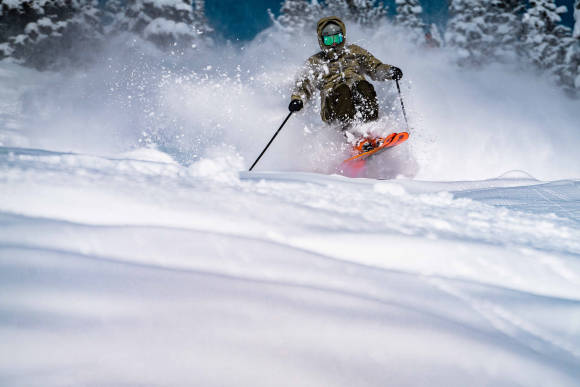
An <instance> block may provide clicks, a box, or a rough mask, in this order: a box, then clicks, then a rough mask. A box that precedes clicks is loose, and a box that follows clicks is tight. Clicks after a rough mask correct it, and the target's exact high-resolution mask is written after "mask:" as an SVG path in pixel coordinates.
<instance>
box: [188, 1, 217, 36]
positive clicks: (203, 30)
mask: <svg viewBox="0 0 580 387" xmlns="http://www.w3.org/2000/svg"><path fill="white" fill-rule="evenodd" d="M193 4H194V11H193V19H194V23H195V28H196V30H197V32H198V33H199V34H200V35H208V34H210V33H212V32H213V28H211V26H210V25H209V21H208V20H207V17H206V15H205V0H194V1H193Z"/></svg>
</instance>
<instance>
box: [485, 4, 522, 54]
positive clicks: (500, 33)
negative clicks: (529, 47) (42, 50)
mask: <svg viewBox="0 0 580 387" xmlns="http://www.w3.org/2000/svg"><path fill="white" fill-rule="evenodd" d="M524 8H525V0H491V1H490V2H489V4H488V8H487V12H486V15H485V18H484V20H485V26H486V30H487V34H488V35H489V36H491V38H492V40H491V42H490V44H489V48H488V50H486V51H487V52H486V54H487V55H488V56H489V60H494V61H503V60H505V59H507V58H514V57H515V56H516V55H517V54H518V53H519V52H520V50H521V47H520V41H521V38H522V30H523V25H522V21H521V19H522V18H521V13H522V11H523V10H524Z"/></svg>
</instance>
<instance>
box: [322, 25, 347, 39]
mask: <svg viewBox="0 0 580 387" xmlns="http://www.w3.org/2000/svg"><path fill="white" fill-rule="evenodd" d="M342 32H343V31H342V28H340V26H339V25H338V24H336V23H332V22H330V23H328V24H327V25H325V26H324V28H323V29H322V36H331V35H336V34H340V33H342Z"/></svg>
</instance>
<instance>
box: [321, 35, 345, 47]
mask: <svg viewBox="0 0 580 387" xmlns="http://www.w3.org/2000/svg"><path fill="white" fill-rule="evenodd" d="M322 40H323V41H324V45H325V46H332V45H333V44H334V43H336V44H340V43H342V41H343V37H342V34H341V33H340V34H336V35H330V36H323V37H322Z"/></svg>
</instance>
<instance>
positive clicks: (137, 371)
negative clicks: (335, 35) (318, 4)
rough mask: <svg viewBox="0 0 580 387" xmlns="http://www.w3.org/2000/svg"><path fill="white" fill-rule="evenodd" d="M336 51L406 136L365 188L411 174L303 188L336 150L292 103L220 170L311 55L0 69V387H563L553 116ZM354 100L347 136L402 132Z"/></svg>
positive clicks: (563, 147)
mask: <svg viewBox="0 0 580 387" xmlns="http://www.w3.org/2000/svg"><path fill="white" fill-rule="evenodd" d="M347 39H349V40H350V41H351V42H355V43H357V44H360V45H361V46H363V47H365V48H367V49H369V50H370V51H371V52H373V53H374V54H375V55H376V56H377V57H379V58H380V59H382V60H384V61H385V62H386V63H391V64H394V65H397V66H400V67H401V68H402V69H403V71H404V72H405V77H404V79H403V82H402V91H403V96H404V97H405V103H406V106H407V109H408V114H409V118H410V124H411V139H410V140H409V141H408V142H407V143H406V144H404V145H401V146H400V147H399V148H397V149H394V150H393V151H392V152H385V153H384V154H383V155H382V156H379V157H377V158H375V159H373V160H372V163H374V166H372V165H371V167H373V168H374V169H373V170H372V171H371V172H372V175H373V176H378V177H385V173H386V174H387V175H389V177H393V176H395V175H401V174H403V175H405V174H407V175H416V177H415V179H406V178H399V179H393V180H377V179H349V178H346V177H343V176H338V175H332V174H321V173H313V172H325V173H330V172H332V171H333V170H334V168H335V167H336V165H337V164H338V163H340V161H341V160H342V159H343V158H344V156H345V155H344V153H345V152H346V151H345V150H344V141H345V140H344V136H343V135H342V134H341V133H338V132H336V130H335V129H333V128H332V127H329V126H326V125H324V124H321V123H320V122H319V120H320V118H319V115H318V113H317V111H316V110H317V108H318V107H317V106H318V105H317V101H316V100H314V101H312V102H311V103H310V104H308V105H307V107H306V109H304V111H303V112H300V113H299V114H296V115H294V116H293V117H291V119H290V120H289V122H288V125H287V126H286V127H285V128H284V130H283V131H282V132H281V134H280V135H279V136H278V138H276V140H275V141H274V143H273V145H272V147H271V148H270V149H269V150H268V152H267V153H266V154H265V156H264V157H263V159H262V160H261V161H260V163H259V164H258V166H257V167H256V170H255V172H252V173H248V172H245V170H246V169H247V167H248V166H249V165H250V163H251V162H253V160H254V159H255V157H256V156H257V155H258V153H259V152H260V151H261V150H262V149H263V147H264V146H265V144H266V143H267V141H268V140H269V138H270V137H271V136H272V134H273V133H274V131H275V130H276V129H277V127H278V126H279V125H280V123H281V121H282V119H283V118H284V117H285V115H286V114H287V105H288V102H289V93H290V88H291V86H292V83H293V79H294V75H295V73H296V72H297V71H298V68H299V65H300V64H301V63H302V62H303V60H305V59H306V58H307V57H308V56H309V55H311V54H312V53H313V52H315V50H316V49H317V46H316V45H317V42H316V38H315V36H310V35H297V36H296V37H295V40H293V41H289V40H287V39H280V34H279V31H277V30H275V29H270V30H267V31H265V32H264V33H263V34H262V35H260V36H259V37H258V38H257V39H256V40H255V41H253V42H251V43H248V44H247V45H246V46H245V47H243V49H241V48H240V49H238V48H236V47H219V48H215V49H206V48H201V49H200V54H199V55H196V56H195V57H192V58H182V57H177V58H173V57H170V56H169V57H163V58H160V57H156V56H155V55H157V54H155V51H153V50H148V49H142V47H141V46H139V44H138V43H136V46H135V47H134V49H133V50H132V51H127V52H125V51H124V52H123V53H122V54H119V53H116V52H115V47H114V42H113V44H112V46H113V47H112V48H111V52H110V55H108V56H106V58H110V59H106V60H105V64H103V65H102V67H96V68H95V69H94V70H92V71H89V72H87V73H82V74H51V73H44V74H42V73H38V72H35V71H31V70H25V69H22V68H20V67H18V66H16V65H9V64H5V63H2V64H0V104H1V106H0V142H1V147H0V230H1V231H0V294H2V297H0V343H2V345H1V346H0V348H1V349H0V370H1V372H0V375H2V376H1V377H0V381H1V382H0V384H6V385H15V386H16V385H18V386H19V385H23V386H43V387H45V386H62V385H127V386H140V385H163V386H183V385H200V386H223V385H243V386H245V385H248V386H272V385H276V386H296V385H300V386H324V385H333V386H334V385H336V386H343V385H344V386H359V385H365V386H385V385H405V386H424V385H436V386H466V385H469V386H489V385H493V386H516V385H524V386H546V385H555V386H576V385H577V381H578V380H579V379H580V370H579V368H578V364H579V362H580V335H579V332H578V326H579V324H580V322H579V321H578V310H579V308H580V260H579V257H580V207H579V206H578V203H579V202H580V181H579V180H578V175H579V171H580V166H579V159H578V157H577V147H578V144H580V133H578V130H577V123H578V122H580V109H578V102H577V101H574V100H570V99H567V98H566V97H564V96H563V95H562V94H561V92H560V91H558V90H557V89H556V87H555V86H552V85H551V84H550V83H549V82H548V81H546V82H543V81H541V80H538V79H537V76H536V74H534V73H527V72H526V71H523V70H521V69H520V70H518V71H516V70H513V69H512V68H511V67H510V66H508V65H505V66H496V67H493V68H488V69H484V70H481V71H469V70H468V69H461V70H458V69H457V68H456V67H455V66H453V65H452V64H451V63H452V61H451V60H448V53H447V52H446V51H444V50H428V49H426V48H424V47H422V48H420V49H415V48H414V45H413V44H411V43H409V42H408V41H407V40H406V37H403V36H401V34H400V33H399V32H398V30H397V29H391V28H390V27H388V26H384V27H381V28H377V29H376V30H373V31H362V30H360V29H358V28H356V27H355V26H350V27H349V33H348V36H347ZM296 42H304V44H296ZM145 47H147V46H145ZM375 86H376V88H377V91H378V94H379V99H380V103H381V108H382V115H383V116H382V121H381V123H379V124H375V125H374V126H372V125H371V126H368V127H365V128H360V130H361V131H364V130H371V131H375V132H380V131H390V130H401V129H405V124H404V121H403V120H402V117H401V113H400V105H399V101H398V100H397V93H396V90H395V89H394V87H393V85H392V84H390V83H375ZM381 125H383V127H381ZM393 166H396V167H393ZM389 168H390V169H394V170H389Z"/></svg>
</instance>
